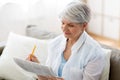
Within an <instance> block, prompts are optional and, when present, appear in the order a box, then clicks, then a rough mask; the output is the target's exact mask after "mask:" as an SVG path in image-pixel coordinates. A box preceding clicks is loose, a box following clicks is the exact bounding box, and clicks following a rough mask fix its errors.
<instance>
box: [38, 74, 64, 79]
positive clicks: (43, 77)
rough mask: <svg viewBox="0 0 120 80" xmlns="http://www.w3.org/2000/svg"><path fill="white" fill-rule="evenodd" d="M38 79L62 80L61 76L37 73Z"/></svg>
mask: <svg viewBox="0 0 120 80" xmlns="http://www.w3.org/2000/svg"><path fill="white" fill-rule="evenodd" d="M38 80H64V79H63V78H58V77H52V76H42V75H38Z"/></svg>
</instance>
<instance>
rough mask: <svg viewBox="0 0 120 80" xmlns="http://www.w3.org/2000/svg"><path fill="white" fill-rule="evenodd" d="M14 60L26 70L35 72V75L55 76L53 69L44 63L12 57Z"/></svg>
mask: <svg viewBox="0 0 120 80" xmlns="http://www.w3.org/2000/svg"><path fill="white" fill-rule="evenodd" d="M14 61H15V63H16V64H17V65H19V66H20V67H21V68H23V69H24V70H26V71H28V72H32V73H35V74H36V75H43V76H55V77H56V76H57V75H56V74H55V73H54V72H53V70H52V69H51V68H50V67H48V66H45V65H41V64H38V63H35V62H31V61H27V60H22V59H19V58H14Z"/></svg>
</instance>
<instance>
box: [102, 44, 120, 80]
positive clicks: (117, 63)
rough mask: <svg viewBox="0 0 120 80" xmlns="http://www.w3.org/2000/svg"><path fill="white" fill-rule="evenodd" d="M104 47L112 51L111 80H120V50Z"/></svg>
mask: <svg viewBox="0 0 120 80" xmlns="http://www.w3.org/2000/svg"><path fill="white" fill-rule="evenodd" d="M102 46H103V47H104V48H107V49H111V50H112V52H111V58H110V75H109V80H120V50H118V49H115V48H112V47H110V46H106V45H102Z"/></svg>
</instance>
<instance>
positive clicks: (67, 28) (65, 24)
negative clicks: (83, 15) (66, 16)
mask: <svg viewBox="0 0 120 80" xmlns="http://www.w3.org/2000/svg"><path fill="white" fill-rule="evenodd" d="M61 28H62V31H63V33H64V36H65V37H66V38H68V39H78V38H79V36H80V35H81V34H82V33H83V31H84V30H85V28H86V24H85V23H83V24H78V23H72V22H70V21H68V20H62V26H61Z"/></svg>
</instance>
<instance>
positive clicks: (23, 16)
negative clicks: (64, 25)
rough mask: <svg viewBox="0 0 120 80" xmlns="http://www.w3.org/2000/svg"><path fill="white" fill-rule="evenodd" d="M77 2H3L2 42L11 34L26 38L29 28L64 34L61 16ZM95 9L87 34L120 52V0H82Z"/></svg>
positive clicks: (0, 9)
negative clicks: (69, 6)
mask: <svg viewBox="0 0 120 80" xmlns="http://www.w3.org/2000/svg"><path fill="white" fill-rule="evenodd" d="M71 1H73V0H0V42H2V41H6V40H7V37H8V34H9V32H11V31H12V32H15V33H18V34H22V35H25V32H26V27H27V26H28V25H37V26H39V28H40V29H45V30H49V31H51V32H57V33H61V23H60V21H59V19H58V13H59V12H60V11H61V10H62V9H63V8H64V7H65V6H66V5H67V4H68V3H69V2H71ZM79 1H84V2H86V3H87V4H88V5H89V7H90V8H91V10H92V19H91V21H90V23H89V25H88V27H87V30H86V31H87V32H88V33H89V34H90V35H91V36H92V37H93V38H95V39H96V40H97V41H99V42H100V43H103V44H106V45H109V46H112V47H115V48H118V49H120V5H119V3H120V0H79Z"/></svg>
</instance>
